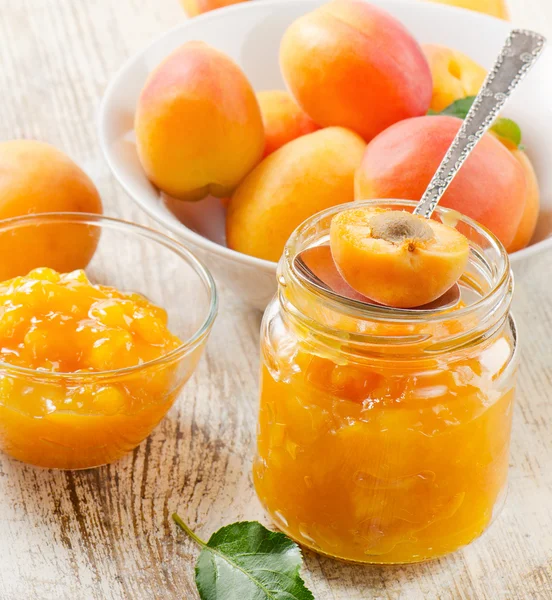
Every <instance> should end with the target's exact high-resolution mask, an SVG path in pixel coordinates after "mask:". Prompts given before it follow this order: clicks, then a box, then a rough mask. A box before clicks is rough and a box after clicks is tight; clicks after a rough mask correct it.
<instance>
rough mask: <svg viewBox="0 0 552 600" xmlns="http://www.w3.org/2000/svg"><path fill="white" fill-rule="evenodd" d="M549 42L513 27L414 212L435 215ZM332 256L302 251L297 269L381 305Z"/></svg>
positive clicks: (454, 294) (456, 293)
mask: <svg viewBox="0 0 552 600" xmlns="http://www.w3.org/2000/svg"><path fill="white" fill-rule="evenodd" d="M545 43H546V39H545V38H544V37H543V36H542V35H540V34H538V33H535V32H533V31H527V30H523V29H514V30H513V31H512V32H511V33H510V35H509V36H508V39H507V40H506V42H505V44H504V46H503V48H502V50H501V51H500V54H499V55H498V58H497V60H496V62H495V64H494V66H493V68H492V69H491V71H490V72H489V74H488V76H487V79H486V80H485V82H484V83H483V87H482V88H481V90H480V91H479V94H478V95H477V97H476V98H475V100H474V102H473V104H472V107H471V109H470V111H469V112H468V114H467V116H466V118H465V119H464V122H463V123H462V127H460V130H459V131H458V133H457V135H456V137H455V138H454V140H453V142H452V144H451V145H450V148H449V149H448V151H447V153H446V155H445V157H444V158H443V161H442V162H441V164H440V165H439V168H438V169H437V171H436V173H435V175H434V176H433V178H432V180H431V182H430V183H429V185H428V187H427V189H426V191H425V192H424V195H423V196H422V199H421V200H420V202H419V203H418V205H417V206H416V208H415V209H414V214H416V215H420V216H423V217H425V218H427V219H429V218H430V217H431V215H432V214H433V211H434V210H435V208H436V207H437V204H438V203H439V201H440V200H441V198H442V197H443V194H444V193H445V192H446V190H447V188H448V187H449V185H450V184H451V182H452V180H453V179H454V177H455V176H456V174H457V173H458V171H459V170H460V168H461V167H462V165H463V164H464V163H465V162H466V159H467V158H468V156H469V155H470V154H471V152H472V151H473V149H474V148H475V146H476V145H477V143H478V142H479V140H480V139H481V138H482V137H483V135H484V134H485V133H486V132H487V131H488V130H489V129H490V127H491V125H492V124H493V121H494V120H495V119H496V117H497V116H498V114H499V112H500V111H501V109H502V108H503V106H504V104H505V103H506V101H507V100H508V98H509V97H510V95H511V94H512V92H513V91H514V90H515V89H516V87H517V86H518V85H519V83H520V81H521V80H522V79H523V78H524V77H525V75H526V74H527V72H528V71H529V69H530V68H531V67H532V66H533V65H534V64H535V62H536V61H537V59H538V58H539V56H540V55H541V52H542V50H543V49H544V45H545ZM323 248H327V250H326V251H324V250H322V249H323ZM324 252H325V253H326V256H325V257H324V258H323V260H322V261H320V262H321V265H320V264H319V262H318V261H316V260H313V258H315V254H316V258H318V259H320V258H321V257H322V254H323V253H324ZM328 257H329V258H330V259H331V254H330V252H329V246H327V245H326V246H318V247H316V248H309V249H307V250H304V251H303V252H300V253H299V254H298V255H297V256H296V257H295V266H296V270H297V272H298V273H299V275H300V276H301V277H302V278H303V279H304V280H305V281H306V282H307V283H309V284H310V285H312V286H314V287H316V288H318V289H320V290H322V291H323V292H325V293H326V294H327V293H330V294H331V295H333V296H337V297H340V298H348V299H349V300H353V301H356V302H361V303H362V304H366V305H369V306H374V307H381V305H379V304H376V303H374V302H373V301H372V300H370V299H369V298H364V297H363V296H361V295H360V294H358V293H357V292H355V291H354V290H353V289H352V288H351V287H350V286H348V285H347V283H346V282H345V281H344V280H343V279H342V278H341V276H340V275H339V273H338V271H337V269H336V268H335V265H334V264H333V260H332V261H331V264H330V262H329V261H328ZM332 265H333V268H332ZM321 266H322V268H321ZM339 280H341V281H339ZM459 301H460V288H459V287H458V285H455V286H453V287H452V288H451V289H450V290H449V291H448V292H446V293H445V294H444V295H443V296H441V298H438V299H437V300H436V301H435V302H432V303H431V304H429V305H425V306H423V307H418V308H416V309H408V310H420V311H434V310H436V309H441V310H444V309H448V308H451V307H453V306H455V305H456V304H458V302H459ZM395 310H400V309H395ZM403 310H405V309H403Z"/></svg>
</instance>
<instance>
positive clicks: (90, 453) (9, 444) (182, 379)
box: [0, 213, 218, 469]
mask: <svg viewBox="0 0 552 600" xmlns="http://www.w3.org/2000/svg"><path fill="white" fill-rule="evenodd" d="M0 252H2V255H3V256H4V257H5V258H4V260H3V264H2V265H0V281H5V280H6V279H10V278H12V277H14V276H18V275H22V276H24V275H27V273H28V272H29V271H30V270H32V269H34V268H38V267H50V268H53V269H55V270H57V271H59V272H62V273H67V272H70V271H74V270H76V269H84V270H85V272H86V275H87V276H88V279H89V280H90V281H91V282H92V283H94V284H100V285H105V286H111V287H114V288H117V289H118V290H120V291H124V292H135V293H138V294H140V295H141V296H143V297H145V298H146V299H147V300H148V301H149V302H151V303H153V304H155V305H157V306H159V307H162V308H163V309H165V311H166V312H167V316H168V328H169V330H170V331H171V333H172V334H174V335H176V336H177V337H178V338H179V340H180V341H181V342H182V343H181V345H180V346H178V347H177V348H175V349H174V350H172V351H170V352H169V353H167V354H166V355H164V356H161V357H160V358H157V359H155V360H151V361H149V362H143V363H142V364H138V365H135V366H131V367H127V368H124V369H119V370H104V371H98V372H84V373H82V372H73V373H62V372H52V371H45V370H35V369H29V368H25V367H21V366H14V365H12V364H9V363H6V362H0V450H3V451H4V452H6V453H7V454H9V455H11V456H12V457H14V458H16V459H18V460H21V461H24V462H26V463H30V464H33V465H36V466H40V467H48V468H58V469H86V468H90V467H95V466H99V465H103V464H106V463H110V462H113V461H115V460H117V459H119V458H120V457H122V456H123V455H124V454H126V453H127V452H130V451H131V450H133V449H134V448H135V447H136V446H138V445H139V444H140V443H141V442H142V441H143V440H144V439H145V438H146V437H147V436H148V435H149V434H150V433H151V432H152V431H153V429H154V428H155V427H156V426H157V424H158V423H159V422H160V421H161V419H162V418H163V417H164V416H165V414H166V413H167V411H168V410H169V409H170V408H171V406H172V405H173V403H174V401H175V400H176V398H177V397H178V395H179V393H180V391H181V390H182V387H183V386H184V384H185V383H186V382H187V380H188V379H189V378H190V376H191V375H192V373H193V371H194V369H195V367H196V365H197V363H198V361H199V359H200V357H201V354H202V352H203V349H204V347H205V344H206V342H207V338H208V336H209V333H210V331H211V328H212V325H213V322H214V320H215V317H216V313H217V304H218V301H217V293H216V288H215V283H214V281H213V278H212V276H211V274H210V273H209V271H208V270H207V269H206V268H205V267H204V266H203V265H202V264H201V262H200V261H199V260H198V259H197V258H196V257H195V256H194V255H193V254H192V253H191V252H190V251H189V250H187V249H186V248H185V247H184V246H182V245H181V244H179V243H178V242H175V241H174V240H172V239H170V238H169V237H167V236H165V235H163V234H161V233H157V232H155V231H153V230H151V229H148V228H146V227H142V226H139V225H134V224H132V223H127V222H125V221H121V220H118V219H113V218H108V217H103V216H98V215H91V214H76V213H52V214H45V215H33V216H28V217H18V218H15V219H9V220H5V221H2V222H0ZM3 310H4V308H2V307H1V306H0V325H1V323H2V316H3V314H2V311H3ZM3 335H9V333H6V331H5V330H2V328H1V327H0V347H1V346H2V336H3ZM0 358H1V356H0Z"/></svg>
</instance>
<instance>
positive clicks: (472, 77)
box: [422, 44, 487, 112]
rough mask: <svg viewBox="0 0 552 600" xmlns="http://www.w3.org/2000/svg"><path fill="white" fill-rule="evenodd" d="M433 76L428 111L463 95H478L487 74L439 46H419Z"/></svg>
mask: <svg viewBox="0 0 552 600" xmlns="http://www.w3.org/2000/svg"><path fill="white" fill-rule="evenodd" d="M422 49H423V51H424V54H425V56H426V58H427V61H428V63H429V67H430V69H431V75H432V77H433V96H432V98H431V105H430V108H431V109H432V110H435V111H437V112H440V111H442V110H443V109H444V108H446V107H447V106H449V105H450V104H452V103H453V102H454V101H455V100H459V99H461V98H465V97H466V96H477V94H478V93H479V90H480V89H481V86H482V85H483V82H484V81H485V77H487V71H486V70H485V69H484V68H483V67H482V66H481V65H478V64H477V63H476V62H475V61H474V60H472V59H471V58H470V57H469V56H467V55H466V54H464V53H463V52H460V51H459V50H453V49H452V48H447V47H446V46H440V45H439V44H425V45H423V46H422Z"/></svg>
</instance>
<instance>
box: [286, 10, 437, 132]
mask: <svg viewBox="0 0 552 600" xmlns="http://www.w3.org/2000/svg"><path fill="white" fill-rule="evenodd" d="M280 63H281V67H282V72H283V75H284V78H285V80H286V82H287V84H288V86H289V88H290V91H291V93H292V94H293V96H294V97H295V99H296V100H297V102H298V103H299V105H300V106H301V107H302V108H303V110H304V111H305V112H306V113H307V114H308V115H309V116H310V117H311V118H312V119H313V120H314V121H315V122H316V123H318V124H320V125H322V126H323V127H327V126H333V125H338V126H341V127H347V128H349V129H351V130H353V131H355V132H356V133H358V134H359V135H361V136H362V137H363V138H364V139H365V140H367V141H368V140H371V139H372V138H373V137H374V136H376V135H377V134H378V133H380V132H381V131H383V130H384V129H386V128H387V127H389V126H390V125H392V124H393V123H396V122H397V121H400V120H402V119H407V118H409V117H415V116H419V115H423V114H425V113H426V112H427V110H428V108H429V103H430V101H431V90H432V82H431V73H430V70H429V66H428V64H427V61H426V59H425V57H424V54H423V52H422V50H421V48H420V46H419V45H418V43H417V42H416V40H415V39H414V38H413V37H412V35H411V34H410V33H409V32H408V30H407V29H406V28H405V27H404V26H403V25H402V24H401V23H400V22H399V21H397V20H396V19H395V18H394V17H392V16H391V15H390V14H389V13H387V12H386V11H384V10H382V9H380V8H378V7H376V6H372V5H371V4H368V3H367V2H364V1H363V0H332V1H331V2H329V3H328V4H324V5H323V6H321V7H320V8H318V9H316V10H314V11H313V12H311V13H308V14H306V15H304V16H302V17H300V18H299V19H297V20H296V21H295V22H294V23H292V25H291V26H290V27H289V28H288V29H287V31H286V32H285V34H284V37H283V39H282V43H281V47H280Z"/></svg>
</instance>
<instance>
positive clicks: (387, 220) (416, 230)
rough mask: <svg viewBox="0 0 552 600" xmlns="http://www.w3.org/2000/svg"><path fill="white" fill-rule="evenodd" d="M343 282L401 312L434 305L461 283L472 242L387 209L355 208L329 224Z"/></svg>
mask: <svg viewBox="0 0 552 600" xmlns="http://www.w3.org/2000/svg"><path fill="white" fill-rule="evenodd" d="M330 247H331V251H332V256H333V259H334V261H335V264H336V266H337V268H338V270H339V272H340V273H341V275H342V276H343V279H345V281H346V282H347V283H348V284H349V285H350V286H351V287H352V288H353V289H354V290H356V291H357V292H358V293H360V294H362V295H364V296H367V297H368V298H370V299H372V300H374V301H376V302H379V303H380V304H384V305H386V306H392V307H396V308H412V307H416V306H421V305H423V304H427V303H429V302H433V301H434V300H436V299H437V298H439V297H440V296H442V295H443V294H444V293H445V292H446V291H447V290H448V289H449V288H451V287H452V286H453V285H454V284H455V283H456V282H457V281H458V279H460V277H461V275H462V273H463V272H464V270H465V268H466V265H467V263H468V257H469V252H470V248H469V244H468V240H467V239H466V237H465V236H463V235H462V234H461V233H460V232H458V231H457V230H456V229H454V228H452V227H449V226H447V225H444V224H442V223H438V222H437V221H432V220H429V219H425V218H424V217H420V216H417V215H413V214H411V213H409V212H406V211H397V210H388V209H383V208H366V207H363V208H352V209H349V210H345V211H343V212H341V213H338V214H337V215H336V216H335V217H334V218H333V220H332V222H331V226H330Z"/></svg>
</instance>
